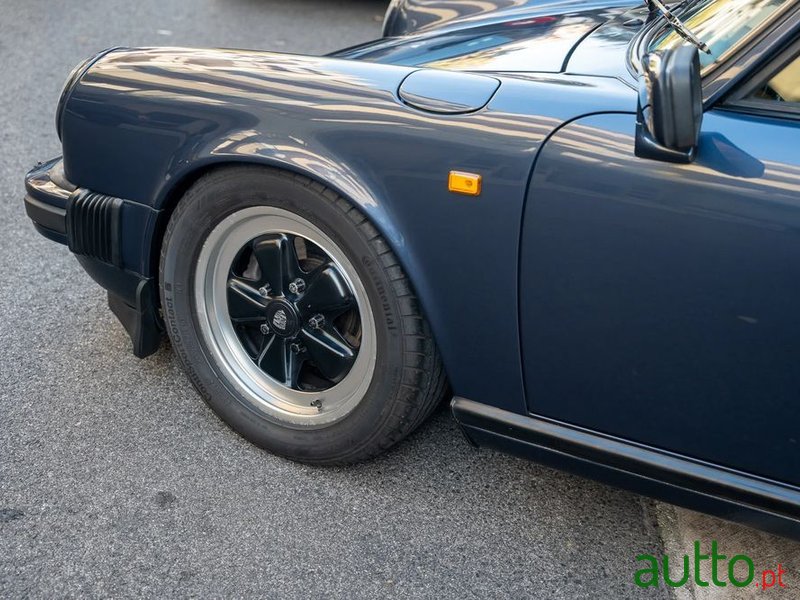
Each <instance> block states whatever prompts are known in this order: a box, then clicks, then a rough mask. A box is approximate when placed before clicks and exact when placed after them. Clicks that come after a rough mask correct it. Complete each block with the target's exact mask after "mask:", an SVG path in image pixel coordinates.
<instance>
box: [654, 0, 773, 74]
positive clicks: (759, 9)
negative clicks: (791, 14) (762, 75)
mask: <svg viewBox="0 0 800 600" xmlns="http://www.w3.org/2000/svg"><path fill="white" fill-rule="evenodd" d="M787 4H788V0H702V1H701V2H697V3H696V4H694V5H693V6H691V7H690V8H689V10H688V11H686V12H684V13H677V16H678V18H680V20H681V21H683V23H684V25H686V26H687V27H688V28H689V29H690V30H691V32H692V33H694V34H695V35H696V36H697V37H698V38H699V39H700V40H702V41H704V42H705V43H706V44H708V46H709V48H711V54H706V53H705V52H701V53H700V64H701V65H702V66H703V67H708V66H710V65H712V64H714V63H715V62H717V61H719V60H721V59H722V58H724V57H725V55H726V54H727V53H728V52H729V51H730V50H731V49H732V48H734V47H735V46H736V45H737V44H738V43H739V42H741V41H744V40H745V39H747V38H748V37H749V36H750V34H751V33H753V32H754V31H755V30H757V29H758V28H759V27H760V26H761V25H763V24H764V23H765V22H767V20H768V19H769V18H770V17H771V16H773V15H774V14H775V13H776V12H777V11H778V10H779V9H781V8H783V7H784V6H786V5H787ZM685 43H686V42H685V41H684V40H683V38H682V37H680V36H679V35H678V34H677V33H675V31H673V30H672V29H671V28H668V29H666V30H665V32H664V33H663V34H661V35H660V36H658V37H656V38H655V39H654V40H653V42H652V43H651V44H650V48H649V50H650V51H653V50H663V49H666V48H671V47H673V46H679V45H681V44H685Z"/></svg>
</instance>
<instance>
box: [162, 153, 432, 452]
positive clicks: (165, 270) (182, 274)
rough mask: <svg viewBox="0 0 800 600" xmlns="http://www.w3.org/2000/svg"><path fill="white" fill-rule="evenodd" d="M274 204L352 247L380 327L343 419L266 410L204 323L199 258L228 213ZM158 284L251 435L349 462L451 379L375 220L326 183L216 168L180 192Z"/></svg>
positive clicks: (391, 439) (178, 327) (193, 365)
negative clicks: (302, 418) (215, 349)
mask: <svg viewBox="0 0 800 600" xmlns="http://www.w3.org/2000/svg"><path fill="white" fill-rule="evenodd" d="M253 206H271V207H276V208H280V209H283V210H286V211H289V212H291V213H293V214H296V215H299V216H300V217H302V218H303V219H306V220H307V221H309V222H310V223H312V224H313V225H315V226H316V227H318V228H319V229H320V230H322V231H323V232H324V233H325V234H326V235H327V236H328V237H329V238H330V239H331V240H333V241H334V242H335V244H336V245H337V246H338V247H339V249H340V250H341V251H342V252H343V253H344V254H345V255H346V257H347V259H348V260H349V261H350V262H351V263H352V265H353V267H355V270H356V271H357V274H358V277H359V280H360V283H361V284H362V285H363V289H364V290H366V293H367V296H368V297H369V303H370V305H371V306H372V307H373V308H372V311H371V312H372V315H373V318H374V323H375V328H376V336H375V337H376V340H377V343H376V345H375V347H376V368H375V369H374V372H373V374H372V380H371V382H370V384H369V387H368V388H367V391H366V393H365V395H364V396H363V399H362V400H361V401H360V402H359V403H358V404H357V406H355V408H353V409H352V411H351V412H349V413H348V414H346V415H345V416H344V417H343V418H342V419H340V420H338V421H336V422H334V423H332V424H330V425H326V426H324V427H315V428H306V427H302V426H298V425H297V424H289V423H286V422H282V421H281V420H280V419H276V418H274V416H270V415H265V414H264V413H263V411H260V410H259V409H258V406H255V405H254V403H253V402H252V400H251V399H249V398H248V397H246V396H245V395H244V394H243V393H241V392H240V390H239V389H238V388H237V387H236V386H235V385H234V383H233V382H232V381H231V380H230V377H228V375H227V374H226V372H225V371H224V369H223V368H222V366H221V365H220V364H218V362H219V361H218V360H217V359H216V358H215V355H214V354H213V353H212V352H210V350H209V346H208V344H207V343H206V339H205V338H204V337H203V335H202V332H201V331H200V329H199V323H198V316H197V306H198V301H197V298H196V297H195V296H196V294H195V292H194V290H195V277H196V273H195V265H196V263H197V260H198V257H199V256H200V252H201V249H202V247H203V244H204V241H205V240H206V239H207V237H208V236H209V234H210V233H211V231H212V230H213V229H214V228H215V226H217V225H218V224H219V223H220V222H221V221H222V220H223V219H225V218H226V217H228V216H229V215H232V214H234V213H236V212H237V211H240V210H242V209H245V208H248V207H253ZM160 284H161V285H160V290H161V301H162V306H163V309H164V318H165V321H166V325H167V331H168V334H169V337H170V340H171V342H172V345H173V347H174V349H175V351H176V353H177V354H178V356H179V358H180V360H181V362H182V364H183V367H184V369H185V371H186V373H187V375H188V376H189V378H190V380H191V381H192V383H193V384H194V386H195V387H196V388H197V390H198V391H199V392H200V394H201V395H202V397H203V398H204V400H205V401H206V402H207V403H208V405H209V406H210V407H211V408H212V409H213V410H214V412H215V413H216V414H217V415H218V416H219V417H220V418H221V419H222V420H223V421H225V422H226V423H227V424H228V425H230V426H231V427H232V428H233V429H234V430H235V431H237V432H238V433H239V434H241V435H242V436H243V437H245V438H246V439H248V440H249V441H251V442H252V443H254V444H256V445H258V446H260V447H262V448H264V449H266V450H269V451H271V452H274V453H276V454H279V455H282V456H285V457H287V458H290V459H293V460H298V461H302V462H307V463H323V464H345V463H353V462H358V461H362V460H365V459H368V458H371V457H373V456H375V455H377V454H379V453H381V452H383V451H385V450H386V449H388V448H390V447H391V446H393V445H394V444H396V443H397V442H399V441H400V440H402V439H403V438H404V437H406V436H407V435H408V434H409V433H411V432H412V431H413V430H414V429H415V428H417V427H418V426H419V425H420V424H421V423H422V422H423V421H424V419H425V418H426V417H427V416H428V415H429V414H430V413H431V412H432V410H433V409H434V408H435V406H436V405H437V404H438V403H439V401H440V400H441V399H442V397H443V395H444V393H445V390H446V387H447V383H446V377H445V374H444V371H443V367H442V362H441V360H440V357H439V354H438V351H437V349H436V345H435V343H434V340H433V337H432V335H431V332H430V329H429V326H428V324H427V323H426V321H425V319H424V317H423V316H422V314H421V311H420V307H419V304H418V301H417V298H416V297H415V295H414V293H413V291H412V287H411V284H410V282H409V280H408V278H407V276H406V275H405V274H404V272H403V270H402V268H401V267H400V265H399V263H398V261H397V259H396V257H395V256H394V254H393V253H392V251H391V250H390V249H389V246H388V245H387V244H386V242H385V241H384V239H383V238H382V237H381V235H380V234H379V233H378V231H377V230H376V229H375V228H374V227H373V226H372V224H371V223H370V222H369V220H368V219H367V218H366V217H365V216H364V215H363V213H361V211H359V210H358V209H357V208H355V207H354V206H352V205H351V204H350V203H349V202H348V201H347V200H345V199H344V198H342V197H341V196H339V195H338V194H337V193H335V192H334V191H332V190H331V189H329V188H326V187H325V186H323V185H321V184H320V183H318V182H316V181H313V180H311V179H308V178H306V177H303V176H300V175H297V174H293V173H289V172H286V171H280V170H276V169H270V168H264V167H258V166H241V167H227V168H222V169H219V170H215V171H212V172H210V173H208V174H206V175H204V176H203V177H201V178H200V179H199V180H198V181H197V182H196V183H195V184H194V185H193V186H192V187H191V188H190V189H189V190H188V191H187V192H186V194H185V195H184V196H183V198H182V199H181V200H180V202H179V203H178V205H177V207H176V208H175V211H174V213H173V214H172V216H171V218H170V221H169V224H168V226H167V229H166V232H165V235H164V240H163V244H162V249H161V261H160Z"/></svg>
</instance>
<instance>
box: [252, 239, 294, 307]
mask: <svg viewBox="0 0 800 600" xmlns="http://www.w3.org/2000/svg"><path fill="white" fill-rule="evenodd" d="M253 254H255V257H256V260H257V261H258V266H259V267H260V269H261V277H262V279H263V280H264V281H265V282H266V283H268V284H269V285H270V287H271V288H272V291H273V293H278V294H284V295H285V294H286V292H287V286H288V285H289V282H290V281H292V280H294V279H295V278H296V277H299V276H300V274H301V273H302V270H301V269H300V262H299V261H298V259H297V251H296V250H295V247H294V240H293V239H292V238H291V237H290V236H288V235H285V234H274V235H264V236H261V237H259V238H257V239H255V240H254V241H253Z"/></svg>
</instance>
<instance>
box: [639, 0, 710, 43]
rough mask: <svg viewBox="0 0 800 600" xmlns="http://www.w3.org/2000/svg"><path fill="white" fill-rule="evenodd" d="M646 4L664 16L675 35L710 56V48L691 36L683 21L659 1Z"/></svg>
mask: <svg viewBox="0 0 800 600" xmlns="http://www.w3.org/2000/svg"><path fill="white" fill-rule="evenodd" d="M647 4H648V5H649V6H650V7H653V6H655V7H656V9H657V10H658V12H660V13H661V14H662V15H664V18H665V19H666V20H667V23H669V24H670V25H671V26H672V29H674V30H675V33H677V34H678V35H679V36H681V37H682V38H683V39H685V40H686V41H687V42H689V43H690V44H693V45H694V46H697V47H698V48H699V49H700V50H702V51H703V52H705V53H706V54H711V48H709V47H708V44H706V43H705V42H704V41H702V40H700V39H698V37H697V36H696V35H695V34H693V33H692V31H691V30H690V29H689V28H688V27H686V25H684V24H683V21H681V20H680V19H679V18H678V17H676V16H675V15H673V14H672V13H671V12H670V11H669V9H668V8H667V7H666V6H665V5H664V4H663V3H662V2H661V0H647Z"/></svg>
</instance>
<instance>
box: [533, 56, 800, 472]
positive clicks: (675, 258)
mask: <svg viewBox="0 0 800 600" xmlns="http://www.w3.org/2000/svg"><path fill="white" fill-rule="evenodd" d="M790 52H791V54H789V55H781V56H780V57H778V59H776V60H775V61H773V63H772V64H771V65H769V66H768V67H767V68H766V69H764V70H762V71H761V72H759V74H758V75H756V76H754V77H752V78H751V79H750V80H749V81H748V82H747V83H746V84H744V85H743V86H742V87H741V88H740V89H739V90H738V91H737V93H736V94H735V95H734V97H733V99H731V100H728V101H727V102H726V103H725V104H721V105H718V106H715V107H713V108H712V109H711V110H709V111H707V112H706V114H705V115H704V121H703V126H702V130H701V136H700V144H699V148H698V154H697V158H696V160H695V161H694V162H693V163H691V164H686V165H681V164H672V163H667V162H659V161H654V160H646V159H642V158H638V157H636V156H635V155H634V129H635V116H634V115H633V114H613V115H612V114H608V115H596V116H589V117H585V118H583V119H580V120H577V121H574V122H572V123H570V124H568V125H567V126H565V127H563V128H562V129H560V130H559V132H558V133H556V134H555V135H554V136H553V137H552V138H551V139H550V140H549V141H548V142H547V144H546V145H545V146H544V148H543V149H542V151H541V154H540V156H539V158H538V160H537V163H536V167H535V170H534V174H533V178H532V182H531V186H530V194H529V197H528V199H527V204H526V209H525V216H524V222H523V234H522V241H521V255H520V260H521V263H520V325H521V339H522V353H523V372H524V377H525V386H526V393H527V400H528V407H529V411H530V412H531V413H534V414H536V415H540V416H543V417H548V418H551V419H555V420H558V421H560V422H564V423H568V424H572V425H575V426H579V427H583V428H587V429H590V430H594V431H597V432H601V433H604V434H608V435H610V436H615V437H618V438H622V439H625V440H628V441H631V442H635V443H639V444H643V445H647V446H650V447H656V448H660V449H664V450H668V451H672V452H675V453H679V454H681V455H685V456H688V457H692V458H695V459H698V460H702V461H707V462H710V463H715V464H717V465H721V466H724V467H728V468H731V469H735V470H740V471H744V472H748V473H752V474H757V475H760V476H763V477H767V478H770V479H774V480H778V481H783V482H789V483H793V484H800V120H799V118H800V97H798V98H794V97H790V98H786V97H784V98H783V99H781V98H780V94H781V93H782V94H784V95H789V96H790V95H791V94H792V93H793V92H792V90H794V92H797V90H798V88H800V82H798V81H797V79H796V78H797V68H798V62H797V61H798V60H800V59H799V58H798V56H799V55H800V49H799V47H798V44H795V46H794V48H792V49H791V50H790ZM775 77H779V78H780V80H779V81H778V80H775ZM769 82H774V83H775V84H776V85H775V86H772V87H771V86H769V85H768V84H769ZM777 87H780V88H781V90H783V91H782V92H778V91H777V90H776V88H777Z"/></svg>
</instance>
